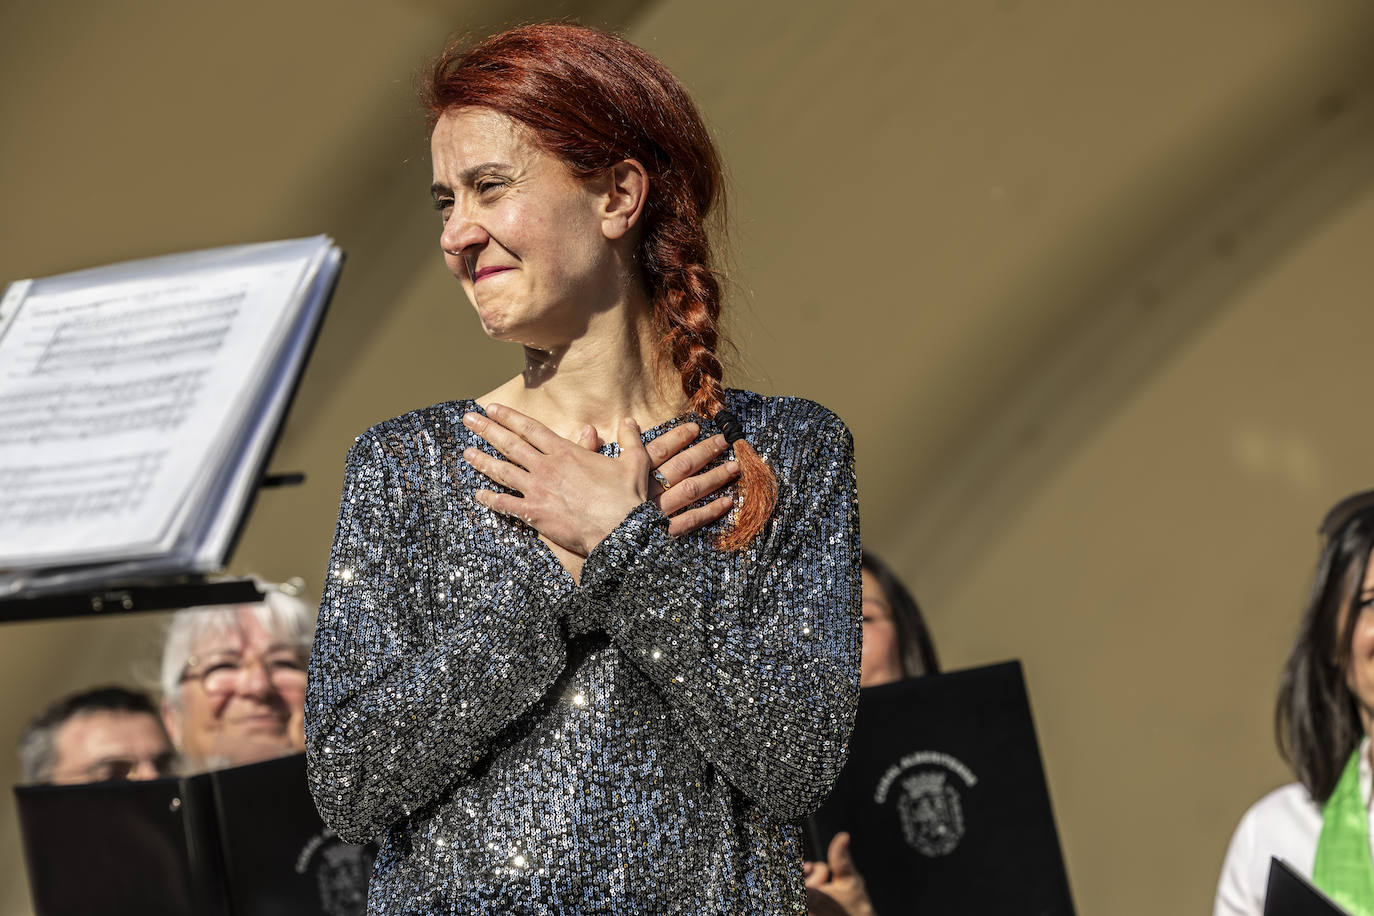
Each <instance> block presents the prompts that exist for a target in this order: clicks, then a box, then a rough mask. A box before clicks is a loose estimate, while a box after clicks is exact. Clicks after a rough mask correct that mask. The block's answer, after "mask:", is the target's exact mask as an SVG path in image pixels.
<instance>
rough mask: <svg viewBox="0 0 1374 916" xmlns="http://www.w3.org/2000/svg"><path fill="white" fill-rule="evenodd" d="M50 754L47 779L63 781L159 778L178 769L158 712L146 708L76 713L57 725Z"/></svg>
mask: <svg viewBox="0 0 1374 916" xmlns="http://www.w3.org/2000/svg"><path fill="white" fill-rule="evenodd" d="M53 756H54V765H53V772H52V776H51V777H50V779H49V781H50V782H53V783H58V784H63V785H73V784H76V783H83V782H105V781H107V780H111V779H157V778H158V777H161V776H170V775H172V774H173V773H174V772H175V770H176V751H175V750H174V749H173V747H172V742H171V741H169V740H168V739H167V733H166V732H165V731H163V730H162V723H161V722H159V721H158V720H157V717H156V716H154V715H152V714H150V713H146V712H122V711H120V712H115V711H109V710H98V711H93V712H82V713H77V714H76V715H74V716H72V717H71V718H70V719H68V720H67V721H66V722H63V723H62V724H61V725H60V726H59V727H58V729H57V733H56V735H54V736H53Z"/></svg>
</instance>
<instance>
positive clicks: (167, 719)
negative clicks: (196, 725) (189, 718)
mask: <svg viewBox="0 0 1374 916" xmlns="http://www.w3.org/2000/svg"><path fill="white" fill-rule="evenodd" d="M162 727H163V728H165V729H167V737H168V738H171V739H172V746H173V747H177V748H180V747H181V712H180V711H179V710H178V709H177V707H176V705H175V704H173V703H172V702H171V701H170V700H163V701H162Z"/></svg>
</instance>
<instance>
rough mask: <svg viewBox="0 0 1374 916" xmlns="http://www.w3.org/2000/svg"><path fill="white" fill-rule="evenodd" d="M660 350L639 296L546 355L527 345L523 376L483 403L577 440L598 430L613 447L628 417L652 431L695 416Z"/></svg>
mask: <svg viewBox="0 0 1374 916" xmlns="http://www.w3.org/2000/svg"><path fill="white" fill-rule="evenodd" d="M658 343H659V342H658V335H657V334H656V332H655V329H654V322H653V316H652V313H651V311H650V306H649V303H648V302H647V300H645V299H644V297H642V296H638V297H634V298H632V299H630V300H629V301H627V302H624V303H622V304H621V305H620V306H618V307H616V308H611V309H606V310H604V311H601V312H598V313H597V314H596V315H594V316H593V317H592V319H591V320H590V321H589V322H588V324H587V329H586V332H585V333H583V334H582V335H580V336H579V337H578V338H577V339H575V340H572V341H570V342H568V343H566V344H562V345H560V346H558V347H555V348H551V349H547V350H545V349H539V348H536V347H531V346H526V347H525V369H524V371H523V372H522V373H521V374H520V375H519V376H518V377H517V378H514V379H511V380H510V381H509V382H507V383H506V384H505V385H502V386H501V387H500V388H498V389H497V390H496V391H493V392H492V393H491V394H490V395H488V396H487V398H485V399H484V400H492V401H496V402H497V403H502V404H507V405H509V406H511V407H514V408H515V409H517V410H519V411H521V412H522V413H526V414H529V415H530V416H532V417H534V418H535V419H537V420H539V421H540V422H542V423H544V424H545V425H546V426H548V427H550V428H551V429H552V430H553V431H554V432H556V433H558V434H559V435H562V436H565V437H567V438H570V439H576V438H577V437H578V435H579V434H580V433H581V431H582V430H583V429H584V428H585V427H586V426H588V425H591V426H592V427H593V428H595V429H596V431H597V435H598V437H599V438H600V439H601V441H603V442H609V441H612V440H614V439H615V437H616V435H617V431H618V429H619V424H620V420H621V419H622V418H625V417H632V418H633V419H634V420H635V421H636V422H637V423H638V424H639V425H640V428H641V429H649V428H651V427H653V426H656V425H657V424H659V423H662V422H663V421H665V420H668V419H671V418H673V417H676V416H680V415H681V414H683V413H685V412H686V411H687V409H688V406H687V399H686V397H685V396H684V395H683V393H682V383H681V382H680V381H679V379H678V376H677V373H676V372H675V371H674V370H673V369H672V367H671V366H666V367H665V364H664V361H663V360H661V359H660V357H659V349H658Z"/></svg>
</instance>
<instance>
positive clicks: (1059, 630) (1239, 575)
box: [931, 190, 1374, 916]
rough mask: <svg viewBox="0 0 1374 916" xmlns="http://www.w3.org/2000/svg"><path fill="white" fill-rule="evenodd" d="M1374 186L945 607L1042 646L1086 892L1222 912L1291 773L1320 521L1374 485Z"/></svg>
mask: <svg viewBox="0 0 1374 916" xmlns="http://www.w3.org/2000/svg"><path fill="white" fill-rule="evenodd" d="M1371 241H1374V190H1371V191H1369V192H1366V193H1365V194H1364V195H1363V197H1361V198H1360V199H1358V200H1356V201H1352V202H1351V203H1350V204H1349V206H1348V207H1347V208H1346V209H1345V210H1344V211H1343V212H1342V213H1340V214H1339V215H1338V217H1337V218H1335V219H1333V220H1332V221H1331V222H1330V223H1329V224H1328V225H1326V226H1324V227H1323V228H1322V229H1321V230H1320V231H1318V232H1316V233H1314V234H1313V235H1312V236H1311V237H1310V238H1309V239H1308V240H1307V241H1306V242H1305V243H1304V244H1303V245H1302V246H1300V248H1299V249H1297V250H1295V251H1293V252H1291V253H1290V254H1289V255H1288V256H1286V257H1284V258H1283V259H1281V260H1280V261H1278V262H1277V263H1275V264H1274V265H1273V268H1272V270H1271V271H1270V272H1269V273H1268V274H1267V275H1266V276H1264V277H1263V278H1262V279H1261V280H1260V281H1259V282H1257V283H1256V284H1255V286H1254V287H1253V288H1251V289H1249V290H1247V291H1246V292H1245V293H1244V294H1243V295H1241V296H1240V297H1239V299H1238V300H1237V301H1235V302H1233V303H1232V304H1231V305H1230V307H1229V308H1228V309H1227V310H1226V312H1225V313H1224V315H1223V316H1222V317H1220V318H1219V319H1218V320H1217V321H1215V322H1214V323H1213V324H1211V325H1210V326H1209V327H1207V328H1206V329H1205V330H1204V331H1203V332H1202V333H1200V334H1199V335H1198V336H1197V337H1196V338H1195V339H1194V340H1193V341H1191V342H1190V343H1189V344H1188V345H1187V347H1186V348H1185V349H1184V350H1183V351H1182V352H1180V353H1179V354H1178V355H1177V357H1176V358H1175V359H1173V360H1171V361H1170V362H1169V363H1168V364H1167V365H1165V366H1161V367H1160V369H1159V371H1158V372H1157V374H1156V375H1155V377H1154V378H1152V379H1151V380H1150V381H1149V383H1148V384H1147V385H1145V386H1144V387H1143V388H1142V389H1141V390H1140V391H1139V392H1138V393H1137V394H1136V396H1135V397H1133V398H1132V399H1131V400H1130V401H1129V403H1125V404H1123V405H1122V406H1121V409H1120V410H1119V411H1118V412H1117V414H1116V415H1115V416H1114V417H1112V418H1111V420H1110V421H1109V422H1108V423H1107V424H1105V425H1104V427H1103V428H1102V429H1101V430H1100V431H1099V432H1098V433H1097V435H1095V436H1094V437H1093V438H1092V439H1091V441H1089V442H1088V443H1087V444H1086V445H1085V446H1084V447H1083V448H1082V449H1081V450H1080V451H1079V452H1078V453H1077V454H1076V455H1074V456H1073V457H1072V459H1071V460H1069V461H1067V462H1065V464H1064V465H1063V466H1062V467H1061V468H1060V469H1059V470H1058V471H1057V472H1056V473H1055V474H1054V475H1053V477H1052V478H1051V479H1050V480H1048V481H1046V484H1045V486H1044V487H1043V488H1042V489H1041V490H1040V491H1039V492H1037V493H1036V494H1035V495H1034V496H1033V497H1032V498H1031V499H1030V501H1029V503H1028V504H1027V505H1026V507H1025V509H1024V510H1023V511H1022V512H1021V513H1019V514H1017V515H1015V516H1013V517H1010V518H1008V519H1007V523H1006V527H1005V529H1004V530H1003V532H1002V533H1001V535H1000V536H999V537H997V538H996V539H995V540H993V541H992V542H991V543H989V544H987V546H986V549H985V551H984V553H983V555H982V556H981V557H980V558H979V560H978V562H977V564H976V565H975V566H974V567H973V568H971V569H969V570H967V571H966V573H965V575H964V581H963V584H962V586H961V587H960V588H958V589H957V590H956V591H955V592H954V594H952V595H951V596H950V598H949V600H948V601H947V602H945V603H944V604H943V605H942V606H940V607H937V608H934V609H932V618H933V619H932V621H931V625H932V627H933V628H934V630H935V633H936V634H937V636H938V637H939V638H940V639H941V644H942V646H943V647H944V648H945V651H946V654H947V656H948V657H949V658H950V659H951V660H952V661H954V662H956V663H976V662H985V661H993V660H997V659H1001V658H1005V657H1008V656H1020V657H1021V658H1023V659H1025V662H1026V669H1027V677H1028V679H1029V682H1030V687H1031V692H1032V705H1033V707H1034V710H1035V714H1036V718H1037V721H1038V724H1039V727H1040V736H1041V741H1042V746H1043V750H1044V754H1045V762H1046V767H1047V769H1048V772H1049V776H1050V783H1051V791H1052V793H1053V798H1054V803H1055V808H1056V811H1057V813H1058V815H1059V818H1060V829H1061V831H1062V834H1063V838H1064V842H1065V846H1066V848H1067V853H1068V862H1069V867H1070V869H1071V877H1072V880H1073V884H1074V889H1075V891H1076V892H1077V895H1078V898H1079V901H1080V902H1081V904H1082V911H1083V912H1085V913H1139V914H1142V916H1143V914H1146V913H1185V912H1203V911H1206V909H1207V907H1208V906H1209V903H1208V901H1209V900H1210V895H1211V893H1212V890H1213V888H1214V886H1215V881H1216V874H1217V870H1218V869H1219V867H1220V864H1221V858H1222V855H1223V853H1224V851H1225V847H1226V843H1227V841H1228V839H1229V838H1230V833H1231V830H1232V829H1233V828H1234V826H1235V823H1236V821H1237V820H1238V819H1239V817H1240V814H1241V812H1242V811H1243V810H1244V809H1245V808H1246V807H1247V806H1248V805H1249V804H1250V803H1252V802H1253V801H1255V800H1256V799H1258V798H1259V796H1260V795H1261V794H1262V793H1264V792H1265V791H1267V790H1268V789H1270V788H1273V787H1275V786H1277V785H1279V784H1281V783H1283V782H1287V781H1290V779H1291V777H1290V776H1289V775H1288V774H1287V772H1286V771H1285V769H1284V767H1283V766H1282V765H1281V763H1280V762H1279V760H1278V756H1277V753H1276V752H1275V750H1274V742H1273V738H1272V734H1273V731H1272V712H1273V698H1274V693H1275V690H1276V688H1277V684H1278V672H1279V667H1280V665H1281V664H1282V661H1283V658H1284V656H1285V654H1286V651H1287V647H1288V645H1289V643H1290V640H1291V639H1292V635H1293V633H1294V630H1295V629H1296V626H1297V621H1298V616H1299V614H1300V611H1301V609H1302V606H1303V601H1304V599H1305V596H1306V587H1307V582H1308V576H1309V575H1310V573H1311V569H1312V566H1313V564H1314V563H1315V560H1316V553H1317V538H1316V525H1317V522H1318V520H1319V519H1320V518H1321V516H1322V514H1323V513H1324V512H1325V510H1326V508H1327V507H1328V506H1329V505H1330V504H1331V503H1333V502H1335V501H1336V499H1338V498H1339V497H1341V496H1343V495H1345V494H1346V493H1348V492H1350V491H1352V490H1355V489H1359V488H1367V487H1369V486H1371V485H1374V436H1371V433H1370V429H1369V425H1368V423H1366V422H1365V419H1366V415H1367V410H1366V401H1367V399H1368V398H1369V395H1370V393H1371V392H1372V391H1374V363H1371V361H1370V359H1369V346H1368V341H1369V340H1370V337H1369V335H1371V334H1374V309H1371V308H1370V307H1369V295H1370V290H1371V289H1374V262H1371V260H1370V258H1369V256H1368V252H1369V250H1370V243H1371Z"/></svg>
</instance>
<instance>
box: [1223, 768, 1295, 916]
mask: <svg viewBox="0 0 1374 916" xmlns="http://www.w3.org/2000/svg"><path fill="white" fill-rule="evenodd" d="M1321 829H1322V811H1321V805H1319V804H1317V802H1316V801H1315V800H1314V799H1313V798H1312V796H1311V795H1309V794H1308V792H1307V789H1306V788H1305V787H1304V786H1303V785H1302V784H1301V783H1290V784H1288V785H1286V786H1282V787H1280V788H1278V789H1275V790H1274V791H1272V792H1270V793H1269V794H1267V795H1265V796H1264V797H1263V798H1261V799H1260V800H1259V801H1257V802H1255V803H1254V804H1253V805H1251V806H1250V807H1249V809H1247V810H1246V812H1245V813H1244V814H1243V815H1241V818H1240V823H1239V824H1238V825H1237V826H1236V831H1235V833H1234V834H1233V835H1232V836H1231V843H1230V845H1229V846H1228V847H1227V850H1226V861H1225V863H1224V864H1223V865H1222V869H1221V878H1220V880H1219V881H1218V883H1217V896H1216V904H1215V907H1214V913H1215V914H1227V916H1229V914H1232V913H1251V912H1254V913H1258V912H1260V909H1261V908H1262V907H1263V901H1264V891H1265V887H1266V884H1267V882H1268V877H1269V860H1270V858H1272V857H1274V856H1277V857H1279V858H1280V859H1284V860H1286V861H1288V862H1289V863H1291V864H1292V866H1293V867H1294V868H1296V869H1297V870H1298V871H1299V872H1301V873H1303V874H1305V875H1310V874H1311V873H1312V862H1313V860H1314V859H1315V858H1316V853H1317V840H1318V838H1319V837H1320V836H1321Z"/></svg>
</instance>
